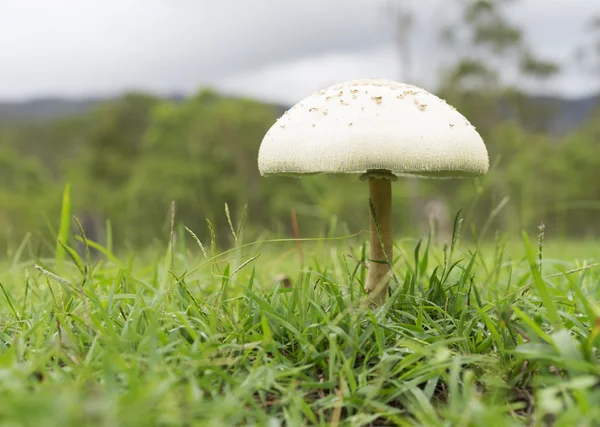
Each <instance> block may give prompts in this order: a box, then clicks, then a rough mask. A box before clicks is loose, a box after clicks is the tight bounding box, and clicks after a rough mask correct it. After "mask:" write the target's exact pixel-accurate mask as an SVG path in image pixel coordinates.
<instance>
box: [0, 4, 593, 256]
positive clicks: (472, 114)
mask: <svg viewBox="0 0 600 427" xmlns="http://www.w3.org/2000/svg"><path fill="white" fill-rule="evenodd" d="M503 3H504V2H491V1H459V2H458V4H459V5H460V6H461V7H462V14H461V15H460V20H459V21H457V22H450V23H448V25H447V26H443V28H441V29H439V37H440V43H443V44H444V45H445V47H446V49H448V50H449V51H450V52H452V56H453V57H454V58H455V61H454V62H453V63H450V64H446V65H445V66H444V67H443V68H442V69H440V73H439V81H438V85H437V87H434V88H428V89H429V90H432V91H433V92H435V93H436V94H438V95H440V96H442V97H444V98H445V99H447V101H448V102H449V103H450V104H452V105H454V106H455V107H456V108H457V109H458V110H459V111H461V112H462V113H463V114H464V115H465V116H466V117H467V118H469V120H470V121H471V122H472V123H473V124H474V125H475V126H476V127H477V129H478V130H479V132H480V133H481V135H482V136H483V138H484V140H485V141H486V144H487V147H488V151H489V154H490V159H491V163H492V169H491V171H490V173H489V175H488V176H486V177H484V178H482V179H476V180H443V181H442V180H440V181H438V180H418V181H417V180H408V179H400V180H399V181H398V182H397V183H396V184H395V185H394V198H395V201H394V221H395V229H396V230H397V232H398V234H399V235H400V234H401V235H409V236H419V235H422V233H424V232H426V230H427V228H428V226H429V223H430V221H429V220H430V218H435V220H436V223H437V224H438V228H439V234H440V235H441V236H442V237H443V236H444V233H447V232H448V227H451V222H452V218H453V216H454V214H455V212H456V211H457V210H458V209H463V210H464V211H465V212H466V214H467V219H468V220H469V221H470V222H471V224H472V225H473V227H471V230H478V231H476V232H474V233H473V234H472V236H477V238H493V237H494V233H493V231H494V230H495V229H502V230H503V231H507V232H509V233H517V232H519V231H520V230H521V229H530V230H531V229H534V227H536V226H537V225H538V224H540V223H541V222H544V223H545V224H546V232H547V234H551V235H552V234H553V235H555V236H560V237H564V238H585V237H597V236H598V234H600V221H598V216H599V214H600V156H599V155H598V153H599V148H600V109H599V108H597V107H596V106H595V105H590V106H589V107H587V110H585V111H584V112H583V113H578V114H577V115H576V117H575V118H573V115H574V114H575V113H574V112H573V111H571V110H570V107H569V106H570V105H572V104H569V103H568V102H565V101H563V100H560V99H553V98H550V97H544V96H540V95H536V96H532V95H529V94H528V93H527V92H526V91H525V90H524V89H521V88H520V86H519V85H517V84H516V83H515V82H517V81H518V82H523V81H527V82H529V84H528V87H529V88H531V87H534V88H536V89H537V93H541V92H543V90H544V88H545V85H546V84H547V80H548V78H549V77H552V76H554V75H556V74H557V73H560V72H561V70H560V67H559V66H558V64H554V63H551V62H548V61H545V60H544V59H543V58H539V57H537V55H536V52H535V50H534V49H533V48H532V47H531V46H529V45H528V44H527V41H526V40H524V39H523V36H522V32H521V29H520V28H518V27H517V26H515V25H514V24H513V23H511V22H509V21H508V20H507V19H506V17H505V15H504V13H503V10H502V5H503ZM395 13H396V14H397V16H398V18H399V19H398V28H399V31H398V49H399V55H398V57H399V61H401V62H402V65H403V67H404V71H405V72H404V75H405V76H410V74H411V73H413V74H414V73H415V71H418V70H411V52H410V49H409V46H410V38H411V37H413V35H412V34H411V16H410V14H409V13H408V12H406V11H405V10H403V9H402V8H398V9H396V10H395ZM599 22H600V20H594V21H593V23H592V25H591V26H590V28H589V29H585V31H586V32H587V33H586V34H588V35H589V44H588V45H586V46H577V47H574V50H576V51H577V58H578V61H580V63H581V66H582V67H587V68H588V69H589V78H590V79H597V78H600V69H599V68H598V64H599V63H600V25H599V24H598V23H599ZM582 31H583V29H582ZM405 80H408V81H409V82H410V79H405ZM307 95H309V94H307ZM596 99H597V98H596ZM565 106H567V107H565ZM288 107H290V106H281V105H269V104H265V103H261V102H258V101H254V100H251V99H243V98H236V97H231V96H224V95H221V94H219V93H217V92H215V91H213V90H211V89H209V88H201V89H199V90H198V92H197V93H196V94H195V95H194V96H191V97H189V98H185V99H160V98H157V97H154V96H152V95H150V94H144V93H127V94H125V95H123V96H122V97H120V98H119V99H113V100H109V101H105V102H102V103H99V104H96V105H94V106H93V107H89V108H82V109H81V111H80V112H78V113H75V114H72V115H69V116H68V117H60V118H57V119H52V120H49V119H14V118H11V119H6V118H4V120H2V118H1V117H0V182H1V185H0V203H1V204H2V210H0V241H1V242H2V245H3V246H4V247H9V248H14V247H15V246H16V245H18V244H19V242H21V241H22V239H23V238H24V236H26V235H27V233H33V234H34V235H35V236H37V237H38V238H37V239H35V240H36V241H38V242H40V243H39V250H40V253H43V252H44V251H45V250H46V249H47V250H49V251H52V250H53V248H54V247H55V243H54V239H55V237H54V236H55V234H54V228H56V227H57V222H58V218H59V211H60V203H61V192H62V190H63V188H64V186H65V185H66V184H67V183H70V184H71V187H72V200H73V212H74V214H75V215H76V216H77V217H78V218H79V219H80V221H81V222H82V224H83V225H84V228H85V230H86V233H87V234H88V236H89V237H90V238H91V239H94V240H97V241H99V242H103V241H104V240H105V239H106V227H107V222H110V224H112V225H111V230H112V236H113V241H114V242H115V246H118V247H121V248H125V247H127V248H140V247H143V246H144V245H148V244H151V243H152V242H153V241H156V240H158V241H161V242H164V241H165V239H168V236H169V228H170V215H171V212H170V209H171V202H172V201H175V205H176V219H177V223H178V224H184V225H186V226H187V227H189V228H190V229H192V230H193V231H194V232H195V233H196V234H197V235H198V236H199V237H200V238H201V239H203V240H204V241H206V240H208V239H210V235H209V226H208V223H207V219H208V220H209V221H210V222H211V223H212V224H213V225H214V227H215V230H216V235H217V237H218V242H219V244H221V245H226V244H228V243H229V241H228V239H229V237H228V236H230V233H229V231H228V230H229V225H228V222H227V217H226V215H225V211H224V206H225V203H227V204H228V206H229V210H230V212H231V214H232V216H233V218H234V221H235V220H236V219H239V218H240V216H241V215H242V211H243V209H244V206H246V205H247V207H248V212H249V214H248V218H247V221H246V228H245V230H246V236H247V237H246V238H247V239H255V238H259V237H261V236H264V235H269V236H291V235H292V224H291V211H292V209H294V210H295V211H296V213H297V217H298V222H299V226H300V231H301V234H302V236H323V235H331V234H337V235H339V234H343V233H350V232H357V231H359V230H362V229H364V228H365V227H366V224H367V218H368V208H367V206H368V205H367V202H366V201H367V197H368V192H367V186H366V185H365V184H364V183H363V182H361V181H360V180H358V178H357V177H355V176H320V177H309V178H303V179H292V178H262V177H260V175H259V173H258V169H257V152H258V147H259V145H260V142H261V139H262V137H263V135H264V133H265V132H266V131H267V130H268V129H269V127H270V126H271V125H272V124H273V123H274V121H275V119H276V118H277V117H278V116H279V115H280V114H281V113H282V112H283V111H284V110H285V109H286V108H288ZM492 212H494V215H495V216H493V220H492V222H491V223H490V224H488V225H487V228H486V230H488V233H487V235H485V236H481V235H479V234H478V233H479V232H480V231H481V230H482V228H483V226H484V224H485V223H486V221H488V219H489V218H490V215H491V213H492ZM490 231H492V232H490Z"/></svg>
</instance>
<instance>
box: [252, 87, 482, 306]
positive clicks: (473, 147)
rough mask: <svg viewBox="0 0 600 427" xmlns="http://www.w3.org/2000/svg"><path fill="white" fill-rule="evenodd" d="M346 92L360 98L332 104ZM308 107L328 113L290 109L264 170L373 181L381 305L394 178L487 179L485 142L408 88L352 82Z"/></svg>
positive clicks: (376, 290)
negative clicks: (359, 176) (338, 174)
mask: <svg viewBox="0 0 600 427" xmlns="http://www.w3.org/2000/svg"><path fill="white" fill-rule="evenodd" d="M346 89H349V91H350V93H352V94H353V96H352V98H351V99H350V100H349V101H345V102H343V103H331V102H328V100H330V99H331V98H332V97H334V96H339V94H341V93H343V92H344V91H345V90H346ZM373 101H375V102H373ZM301 103H302V104H309V105H311V106H312V108H313V111H318V110H316V109H322V110H324V111H327V114H319V115H314V113H312V114H311V112H309V110H308V109H302V108H295V109H294V107H292V109H290V110H288V119H289V120H288V121H287V123H286V126H285V127H280V126H275V125H274V126H273V127H271V129H269V131H268V132H267V134H266V135H265V136H264V138H263V141H262V143H261V146H260V150H259V153H258V168H259V170H260V173H261V174H262V175H265V176H269V175H303V174H320V173H347V174H361V179H366V180H368V182H369V191H370V199H371V201H372V204H373V210H374V213H375V217H376V220H375V219H374V218H373V215H371V263H370V267H369V274H368V277H367V283H366V285H365V287H366V290H367V292H369V294H370V296H371V298H372V300H373V301H374V302H376V303H381V302H383V301H384V300H385V297H386V295H387V289H388V282H389V272H390V265H391V261H392V233H391V181H394V180H396V179H397V177H398V176H416V177H431V178H458V177H473V176H478V175H483V174H485V173H487V171H488V168H489V159H488V153H487V150H486V147H485V144H484V143H483V140H482V139H481V136H480V135H479V134H478V133H477V131H476V130H475V128H474V127H473V126H472V125H471V124H470V123H469V122H468V120H467V119H466V118H465V117H464V116H462V115H461V114H460V113H459V112H458V111H456V110H455V109H454V108H453V107H452V106H450V105H448V104H447V103H446V102H445V101H443V100H442V99H440V98H438V97H437V96H435V95H433V94H431V93H429V92H427V91H425V90H424V89H421V88H418V87H415V86H412V85H408V84H403V83H398V82H394V81H390V80H382V79H362V80H352V81H348V82H344V83H340V84H337V85H334V86H331V87H329V88H327V89H324V90H323V91H320V92H318V93H316V94H314V95H312V96H310V97H308V98H306V99H305V100H303V101H301ZM299 104H300V103H299ZM349 123H351V124H352V125H351V126H349V125H348V124H349ZM315 124H318V126H316V128H315ZM377 224H378V225H379V231H380V233H381V237H382V240H383V242H381V240H380V238H379V234H378V232H377ZM381 243H383V245H382V244H381Z"/></svg>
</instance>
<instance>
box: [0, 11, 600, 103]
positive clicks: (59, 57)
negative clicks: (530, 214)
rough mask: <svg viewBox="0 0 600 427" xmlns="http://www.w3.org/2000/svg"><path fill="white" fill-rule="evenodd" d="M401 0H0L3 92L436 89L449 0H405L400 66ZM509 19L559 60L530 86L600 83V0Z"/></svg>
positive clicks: (569, 90) (576, 90) (267, 93)
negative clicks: (593, 48)
mask: <svg viewBox="0 0 600 427" xmlns="http://www.w3.org/2000/svg"><path fill="white" fill-rule="evenodd" d="M399 2H400V0H0V99H4V100H7V99H8V100H23V99H28V98H32V97H41V96H65V97H86V96H113V95H116V94H118V93H120V92H122V91H125V90H134V89H135V90H146V91H151V92H154V93H157V94H173V93H184V94H189V93H193V92H194V91H196V90H198V89H199V88H200V87H206V86H210V87H214V88H217V89H219V90H221V91H224V92H227V93H232V94H242V95H248V96H253V97H257V98H259V99H263V100H267V101H274V102H281V103H293V102H296V101H297V100H299V99H302V98H304V97H306V96H308V95H310V94H311V93H313V92H314V91H316V90H319V89H321V88H324V87H326V86H328V85H330V84H333V83H336V82H340V81H344V80H349V79H353V78H364V77H380V78H389V79H393V80H399V81H405V82H408V83H412V84H417V85H420V86H423V87H425V88H428V89H430V90H433V89H434V88H435V84H436V76H437V73H438V70H439V66H440V63H443V62H444V61H447V60H450V59H451V58H449V53H448V51H447V50H446V49H444V47H443V46H442V45H441V44H440V43H439V39H438V36H437V34H438V31H439V28H440V23H442V22H446V21H445V20H448V19H449V17H451V16H452V14H453V11H454V10H455V9H454V8H453V6H452V3H453V0H404V3H406V4H408V5H409V7H410V8H411V9H412V11H413V12H414V14H415V26H414V30H413V33H412V34H413V37H412V38H411V44H410V51H411V58H412V61H411V64H412V65H411V67H410V70H408V71H407V70H406V69H404V68H403V67H402V66H401V64H402V63H401V61H400V55H399V49H398V45H397V43H396V32H395V27H394V19H393V16H394V14H393V13H392V12H391V11H392V10H394V8H397V7H398V3H399ZM517 3H518V5H515V6H514V7H512V8H511V9H510V10H509V16H510V18H511V19H513V20H514V21H515V22H517V23H519V24H520V25H521V26H522V27H523V28H524V29H526V31H525V35H526V40H527V42H528V43H529V45H530V46H532V47H533V48H534V49H535V52H537V53H538V54H540V55H542V56H544V57H546V58H549V59H553V60H557V61H559V62H560V63H561V65H563V67H564V68H563V72H562V73H561V75H560V76H559V77H557V78H555V79H553V80H552V81H551V82H548V83H546V84H545V85H543V86H542V87H539V86H531V87H530V89H531V90H532V91H549V92H552V93H553V94H559V95H562V96H568V97H579V96H584V95H589V94H591V93H592V92H594V91H596V90H598V89H600V85H598V83H597V82H598V80H600V79H596V80H593V79H592V77H591V76H590V75H588V74H585V73H584V72H583V71H582V69H581V67H580V66H578V65H577V64H576V61H574V59H573V56H574V51H575V49H576V48H577V46H578V45H581V44H582V43H584V42H585V40H586V36H587V35H586V32H585V27H586V24H587V23H588V22H589V19H590V17H591V16H593V15H594V14H598V15H600V1H598V0H519V1H518V2H517Z"/></svg>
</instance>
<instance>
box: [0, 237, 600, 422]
mask: <svg viewBox="0 0 600 427" xmlns="http://www.w3.org/2000/svg"><path fill="white" fill-rule="evenodd" d="M232 228H233V227H232ZM240 234H241V233H240V230H238V232H237V233H236V235H235V239H236V241H238V243H239V245H238V246H237V247H236V248H235V249H234V250H231V251H228V252H224V253H220V254H219V253H216V252H215V248H214V245H211V244H207V245H201V244H200V245H201V248H200V247H198V246H197V245H196V243H199V242H198V241H197V240H196V239H195V236H193V233H187V234H186V236H187V238H186V239H185V241H184V240H183V239H179V241H178V242H177V243H175V244H174V245H172V246H169V247H168V248H166V250H165V251H164V252H163V253H161V254H158V255H156V254H155V255H148V254H142V255H138V256H133V257H123V258H119V257H117V256H116V255H114V254H112V252H111V251H110V249H108V248H103V247H100V246H99V245H97V244H94V243H92V242H87V245H86V246H85V250H82V251H81V254H78V253H77V252H75V251H74V250H72V249H71V248H70V247H68V246H66V245H60V246H59V247H60V248H61V249H64V251H65V254H66V256H67V258H65V260H64V263H63V262H62V260H61V259H59V263H58V264H57V258H62V256H63V255H62V253H61V254H60V256H58V257H56V258H52V259H34V260H31V261H28V260H23V259H22V258H23V255H22V254H23V251H17V252H16V253H15V254H14V255H13V258H12V259H10V260H7V261H6V262H5V263H4V264H3V268H2V269H1V271H0V284H1V285H2V286H1V289H0V425H3V426H4V425H6V426H9V425H10V426H17V425H19V426H21V425H23V426H71V425H73V426H79V425H90V426H138V425H161V426H171V425H173V426H174V425H186V426H192V425H194V426H195V425H207V426H219V425H268V426H278V425H286V426H303V425H331V426H337V425H340V426H342V425H343V426H361V425H428V426H438V425H439V426H442V425H458V426H471V425H472V426H480V425H486V426H490V427H491V426H510V425H522V424H529V425H536V426H538V425H548V424H551V423H554V424H555V425H594V424H595V423H597V420H599V419H600V407H598V406H597V402H599V401H600V387H599V384H600V376H599V374H600V364H599V363H598V362H599V355H598V345H599V338H598V337H599V336H600V317H599V316H600V310H599V307H598V304H597V301H598V297H599V295H600V289H599V288H600V267H599V268H595V267H594V266H593V263H594V262H596V261H600V257H599V256H598V255H600V254H598V249H597V247H596V246H594V245H593V244H590V243H587V244H582V243H578V242H574V243H572V244H570V245H564V244H563V245H553V244H552V242H548V241H547V242H546V245H545V246H544V252H543V253H542V255H543V256H542V262H541V263H540V262H539V255H540V254H539V248H538V247H537V246H536V242H535V240H533V241H530V238H529V237H527V236H524V238H523V240H522V241H518V242H514V241H510V242H507V241H505V240H503V239H497V241H496V243H495V244H485V245H482V246H480V247H470V245H468V244H461V243H460V241H459V240H458V238H455V239H453V244H452V245H451V247H448V248H444V247H441V246H438V245H434V244H430V243H429V242H428V241H427V240H424V241H422V242H414V241H411V240H406V241H397V242H396V247H395V253H396V255H397V256H396V259H395V261H394V272H395V275H396V278H395V282H394V284H393V285H392V295H391V297H390V298H389V300H388V302H387V303H386V304H385V306H383V307H380V308H377V309H374V310H366V309H364V308H362V307H361V301H362V299H363V297H364V293H363V291H362V286H363V283H364V279H365V276H366V266H365V263H364V259H365V250H366V248H365V247H364V246H363V245H361V244H360V240H357V239H356V238H355V239H337V240H336V239H333V240H320V241H316V242H303V246H302V248H303V256H304V259H305V266H304V267H300V266H299V258H298V254H297V252H296V251H297V248H296V246H295V244H294V242H271V243H255V244H251V245H242V244H241V239H240V240H238V237H240ZM172 237H173V236H172ZM456 237H458V233H457V234H456ZM532 238H535V236H533V237H532ZM81 240H83V241H84V242H86V241H85V238H81ZM357 242H358V243H357ZM569 247H571V248H573V250H576V251H577V252H578V253H581V254H582V256H583V257H588V256H589V257H590V259H586V258H583V257H580V256H579V255H578V257H571V259H569V258H568V248H569ZM546 251H549V252H551V253H552V252H553V253H554V254H563V255H564V258H562V259H557V258H548V257H545V256H544V254H545V253H546ZM589 254H593V255H591V256H590V255H589ZM597 254H598V255H597ZM69 256H70V260H69V259H68V258H69ZM68 261H70V262H68ZM279 273H285V274H287V275H288V276H289V278H290V279H291V282H292V286H291V287H284V286H283V285H282V282H281V281H279V282H277V280H276V279H275V278H276V277H277V275H278V274H279Z"/></svg>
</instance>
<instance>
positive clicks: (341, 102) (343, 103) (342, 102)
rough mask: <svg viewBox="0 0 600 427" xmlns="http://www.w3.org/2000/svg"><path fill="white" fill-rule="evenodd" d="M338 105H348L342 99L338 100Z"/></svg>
mask: <svg viewBox="0 0 600 427" xmlns="http://www.w3.org/2000/svg"><path fill="white" fill-rule="evenodd" d="M340 104H342V105H350V104H348V103H347V102H345V101H344V100H343V99H340Z"/></svg>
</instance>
